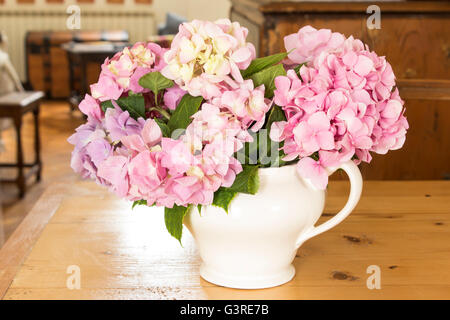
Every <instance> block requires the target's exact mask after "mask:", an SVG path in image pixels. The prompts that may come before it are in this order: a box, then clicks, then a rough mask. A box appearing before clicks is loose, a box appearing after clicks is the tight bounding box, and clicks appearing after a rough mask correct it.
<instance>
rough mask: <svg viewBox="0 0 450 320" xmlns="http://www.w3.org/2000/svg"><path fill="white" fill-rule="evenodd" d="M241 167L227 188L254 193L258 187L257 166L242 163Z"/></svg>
mask: <svg viewBox="0 0 450 320" xmlns="http://www.w3.org/2000/svg"><path fill="white" fill-rule="evenodd" d="M242 169H243V170H242V172H241V173H239V174H238V175H237V176H236V179H235V180H234V183H233V185H232V186H231V187H229V188H228V190H230V191H235V192H242V193H249V194H255V193H256V192H258V188H259V176H258V166H251V165H244V166H242Z"/></svg>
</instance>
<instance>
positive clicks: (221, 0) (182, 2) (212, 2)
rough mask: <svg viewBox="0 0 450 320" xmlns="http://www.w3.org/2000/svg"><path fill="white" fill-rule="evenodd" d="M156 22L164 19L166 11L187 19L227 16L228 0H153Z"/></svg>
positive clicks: (229, 4)
mask: <svg viewBox="0 0 450 320" xmlns="http://www.w3.org/2000/svg"><path fill="white" fill-rule="evenodd" d="M152 6H153V10H154V12H155V18H156V21H157V23H162V22H164V21H165V18H166V12H169V11H170V12H174V13H176V14H178V15H180V16H183V17H185V18H186V19H188V20H193V19H200V20H212V21H214V20H217V19H220V18H228V17H229V11H230V7H231V3H230V1H229V0H153V4H152Z"/></svg>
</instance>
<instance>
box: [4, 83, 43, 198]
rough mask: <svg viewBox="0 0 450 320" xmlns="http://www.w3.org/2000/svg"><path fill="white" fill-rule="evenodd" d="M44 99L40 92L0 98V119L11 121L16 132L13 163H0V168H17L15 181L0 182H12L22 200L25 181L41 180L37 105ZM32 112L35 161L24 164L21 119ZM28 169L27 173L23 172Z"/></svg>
mask: <svg viewBox="0 0 450 320" xmlns="http://www.w3.org/2000/svg"><path fill="white" fill-rule="evenodd" d="M43 98H44V93H43V92H42V91H17V92H11V93H8V94H5V95H3V96H0V118H9V119H12V121H13V123H14V127H15V130H16V153H17V160H16V162H15V163H0V168H17V177H16V178H15V179H12V180H9V179H1V180H0V182H13V183H16V184H17V187H18V188H19V197H20V198H23V197H24V195H25V191H26V181H27V179H28V178H29V177H31V176H32V175H34V174H35V175H36V180H37V181H40V180H41V172H42V162H41V154H40V148H41V144H40V136H39V105H40V103H41V101H42V99H43ZM28 112H32V113H33V116H34V128H35V129H34V151H35V160H34V162H33V163H25V162H24V154H23V145H22V134H21V129H22V119H23V116H24V115H25V114H26V113H28ZM25 168H28V169H29V170H28V172H25Z"/></svg>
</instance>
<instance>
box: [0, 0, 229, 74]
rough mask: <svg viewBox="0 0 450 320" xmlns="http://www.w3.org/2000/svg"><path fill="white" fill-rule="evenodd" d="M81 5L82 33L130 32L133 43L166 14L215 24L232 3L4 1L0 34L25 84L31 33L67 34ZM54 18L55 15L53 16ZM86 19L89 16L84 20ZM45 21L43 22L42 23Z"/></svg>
mask: <svg viewBox="0 0 450 320" xmlns="http://www.w3.org/2000/svg"><path fill="white" fill-rule="evenodd" d="M73 4H76V5H79V6H80V8H81V29H82V30H94V29H114V30H117V29H127V30H128V31H129V32H130V40H131V41H132V42H133V41H144V40H145V39H146V38H147V36H148V35H152V34H156V24H158V23H163V22H164V21H165V19H166V13H167V12H169V11H170V12H174V13H176V14H178V15H180V16H182V17H185V18H186V19H188V20H193V19H202V20H216V19H219V18H226V17H229V10H230V1H229V0H153V3H152V4H150V5H148V4H139V3H135V1H134V0H124V4H110V3H107V0H95V1H94V3H92V4H78V3H77V2H76V0H65V1H64V3H63V4H53V3H52V4H48V3H46V0H35V2H34V3H33V4H18V3H17V1H16V0H5V1H4V4H3V5H1V4H0V30H4V31H5V32H6V34H7V35H8V38H9V44H10V45H9V48H8V51H9V54H10V57H11V60H12V63H13V65H14V66H15V68H16V69H17V71H18V73H19V75H20V78H21V79H22V81H25V79H26V76H25V67H24V61H25V52H24V51H25V49H24V40H25V39H24V36H25V33H26V32H27V31H31V30H65V29H66V26H65V22H66V16H68V15H67V14H66V13H65V12H66V9H67V7H68V6H70V5H73ZM2 11H8V12H11V11H13V12H17V11H20V12H22V11H27V12H28V11H32V12H33V14H34V13H36V12H41V13H42V12H44V13H45V12H47V13H48V12H56V13H57V15H55V16H52V17H48V15H47V16H45V17H39V15H37V16H30V15H26V16H24V15H19V16H15V15H9V16H8V15H6V16H5V15H4V16H2V15H1V13H2ZM83 11H84V12H85V13H86V12H92V11H95V12H96V11H100V12H106V11H107V12H122V11H128V12H134V11H139V12H142V11H145V12H146V13H148V16H149V18H143V19H144V20H142V19H141V20H134V19H131V20H130V19H128V18H126V17H121V18H120V19H119V18H112V19H110V18H109V17H105V16H103V17H101V18H95V17H94V18H92V17H91V18H85V19H83ZM52 14H53V13H52ZM85 17H87V16H85ZM43 19H44V20H43ZM127 19H128V20H127Z"/></svg>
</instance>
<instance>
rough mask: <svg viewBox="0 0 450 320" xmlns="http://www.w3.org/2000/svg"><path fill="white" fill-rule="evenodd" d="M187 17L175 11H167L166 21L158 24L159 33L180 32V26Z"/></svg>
mask: <svg viewBox="0 0 450 320" xmlns="http://www.w3.org/2000/svg"><path fill="white" fill-rule="evenodd" d="M186 21H187V19H186V18H183V17H181V16H179V15H177V14H175V13H173V12H167V14H166V21H165V22H164V23H162V24H159V25H158V35H160V36H161V35H168V34H176V33H178V27H179V25H180V24H182V23H183V22H186Z"/></svg>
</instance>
